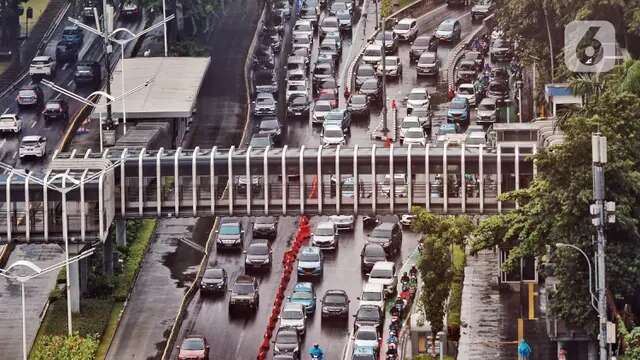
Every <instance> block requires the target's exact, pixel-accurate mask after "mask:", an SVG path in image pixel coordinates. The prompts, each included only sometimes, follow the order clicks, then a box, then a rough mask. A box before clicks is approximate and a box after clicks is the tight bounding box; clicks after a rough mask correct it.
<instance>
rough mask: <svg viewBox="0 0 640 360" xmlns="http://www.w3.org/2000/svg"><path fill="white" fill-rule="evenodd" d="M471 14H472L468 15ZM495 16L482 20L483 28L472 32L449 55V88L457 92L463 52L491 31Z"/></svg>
mask: <svg viewBox="0 0 640 360" xmlns="http://www.w3.org/2000/svg"><path fill="white" fill-rule="evenodd" d="M468 14H470V13H468ZM494 16H495V14H491V15H489V16H487V17H486V18H485V19H484V20H482V26H480V27H479V28H477V29H475V30H474V31H472V32H471V34H469V35H467V37H466V38H464V40H463V41H460V42H459V43H458V45H456V47H454V48H453V50H451V52H450V53H449V62H448V63H447V88H448V89H451V88H452V89H454V90H455V82H456V81H455V68H456V65H457V64H458V61H460V58H462V55H463V51H464V50H465V49H467V48H468V46H469V44H471V43H472V42H473V39H475V38H476V37H478V36H479V35H480V34H484V33H485V32H486V31H489V26H488V23H489V22H491V21H492V20H493V18H494Z"/></svg>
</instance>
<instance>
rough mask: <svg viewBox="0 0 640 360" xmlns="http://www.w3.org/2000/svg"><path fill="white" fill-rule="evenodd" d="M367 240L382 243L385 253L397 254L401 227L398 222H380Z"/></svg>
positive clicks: (400, 244)
mask: <svg viewBox="0 0 640 360" xmlns="http://www.w3.org/2000/svg"><path fill="white" fill-rule="evenodd" d="M367 242H369V243H374V244H380V245H382V247H383V248H384V251H385V252H386V253H387V255H392V254H397V253H399V252H400V247H401V246H402V229H401V228H400V225H399V224H398V223H393V222H382V223H380V225H378V226H376V227H375V228H374V229H373V231H372V232H371V233H370V234H369V237H368V238H367Z"/></svg>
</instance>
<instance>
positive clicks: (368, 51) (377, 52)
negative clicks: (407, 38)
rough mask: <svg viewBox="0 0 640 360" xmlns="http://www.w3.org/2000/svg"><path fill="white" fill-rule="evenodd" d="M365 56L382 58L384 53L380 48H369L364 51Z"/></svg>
mask: <svg viewBox="0 0 640 360" xmlns="http://www.w3.org/2000/svg"><path fill="white" fill-rule="evenodd" d="M364 56H382V52H381V51H380V49H378V48H367V49H365V50H364Z"/></svg>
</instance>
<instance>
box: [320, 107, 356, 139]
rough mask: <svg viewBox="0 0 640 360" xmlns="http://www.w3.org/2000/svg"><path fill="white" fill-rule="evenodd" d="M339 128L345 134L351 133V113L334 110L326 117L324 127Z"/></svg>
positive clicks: (343, 110) (345, 110) (344, 110)
mask: <svg viewBox="0 0 640 360" xmlns="http://www.w3.org/2000/svg"><path fill="white" fill-rule="evenodd" d="M328 125H336V126H339V127H340V128H341V129H342V131H343V132H344V133H347V134H348V133H350V132H351V113H350V112H349V110H347V109H333V110H331V111H329V112H328V113H327V114H326V115H325V116H324V126H328Z"/></svg>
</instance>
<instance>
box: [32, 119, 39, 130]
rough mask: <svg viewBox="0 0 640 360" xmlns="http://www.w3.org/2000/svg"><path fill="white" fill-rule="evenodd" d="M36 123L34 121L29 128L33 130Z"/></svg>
mask: <svg viewBox="0 0 640 360" xmlns="http://www.w3.org/2000/svg"><path fill="white" fill-rule="evenodd" d="M37 123H38V121H37V120H36V121H34V122H33V123H31V128H32V129H33V128H34V127H36V124H37Z"/></svg>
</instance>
